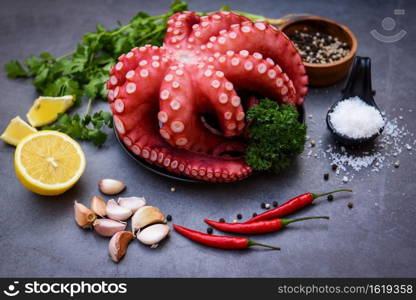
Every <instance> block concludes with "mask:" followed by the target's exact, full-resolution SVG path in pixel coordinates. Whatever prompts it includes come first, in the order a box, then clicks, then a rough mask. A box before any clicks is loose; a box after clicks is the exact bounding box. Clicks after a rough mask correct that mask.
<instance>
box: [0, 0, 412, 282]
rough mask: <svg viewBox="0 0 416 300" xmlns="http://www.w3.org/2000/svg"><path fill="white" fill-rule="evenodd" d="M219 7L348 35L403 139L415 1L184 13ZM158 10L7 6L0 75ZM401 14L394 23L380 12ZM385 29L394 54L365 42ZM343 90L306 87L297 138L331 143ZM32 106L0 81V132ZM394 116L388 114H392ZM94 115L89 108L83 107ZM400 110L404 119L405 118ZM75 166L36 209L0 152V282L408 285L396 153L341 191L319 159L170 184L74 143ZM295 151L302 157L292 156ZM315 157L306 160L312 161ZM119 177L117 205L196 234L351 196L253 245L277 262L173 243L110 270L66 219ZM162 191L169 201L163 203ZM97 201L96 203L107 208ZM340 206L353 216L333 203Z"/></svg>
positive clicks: (12, 83)
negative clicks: (306, 201) (209, 221)
mask: <svg viewBox="0 0 416 300" xmlns="http://www.w3.org/2000/svg"><path fill="white" fill-rule="evenodd" d="M222 4H229V5H231V6H232V7H233V8H235V9H239V10H243V11H250V12H253V13H257V14H263V15H266V16H269V17H279V16H282V15H284V14H287V13H294V12H307V13H312V14H318V15H322V16H326V17H330V18H334V19H336V20H338V21H340V22H341V23H344V24H345V25H347V26H349V27H350V28H351V29H352V31H353V32H354V33H355V34H356V36H357V38H358V41H359V50H358V54H359V55H363V56H370V57H371V58H372V60H373V86H374V88H375V89H376V90H377V95H376V101H377V102H378V103H379V105H380V107H382V108H383V109H384V110H386V112H387V113H388V114H389V115H390V116H392V117H394V116H398V115H399V114H401V115H403V116H404V119H403V120H402V121H401V122H402V123H403V124H404V123H407V124H408V127H409V129H410V130H411V131H413V132H414V131H415V129H416V118H415V112H416V102H415V99H416V89H415V82H416V75H415V74H416V73H415V72H414V61H415V59H414V53H415V50H416V49H415V46H416V40H415V34H414V28H415V27H416V21H415V18H414V16H415V13H416V12H415V7H416V6H415V2H414V1H295V0H293V1H272V0H270V1H262V0H259V1H223V0H216V1H202V0H200V1H192V2H191V3H190V9H192V10H198V11H211V10H215V9H217V8H219V7H220V6H221V5H222ZM168 5H169V1H159V0H152V1H137V0H135V1H114V0H112V1H111V0H107V1H98V0H95V1H79V0H77V1H62V0H59V1H45V0H42V1H18V0H12V1H9V0H3V1H1V3H0V65H2V66H3V64H4V63H5V62H7V61H9V60H11V59H24V58H26V57H27V56H29V55H31V54H38V53H40V52H42V51H48V52H51V53H52V54H54V55H56V56H60V55H62V54H64V53H67V52H69V51H71V50H72V49H73V48H74V47H75V45H76V43H77V41H78V40H79V38H80V37H81V36H82V35H83V34H84V33H86V32H89V31H93V30H94V28H95V25H96V24H98V23H101V24H104V25H106V26H109V27H111V26H112V25H113V24H115V23H116V21H117V20H120V21H122V22H127V21H128V20H129V19H130V18H131V17H132V16H133V15H134V14H135V13H136V12H137V11H139V10H145V11H147V12H149V13H150V14H160V13H163V12H164V11H165V10H166V8H167V7H168ZM395 8H402V9H405V10H406V14H405V15H404V16H394V15H393V9H395ZM388 16H391V17H393V18H394V19H395V20H396V25H397V27H396V29H395V31H393V32H397V31H398V30H399V29H404V30H407V31H408V33H407V35H406V36H405V37H404V38H403V39H402V40H401V41H399V42H396V43H391V44H386V43H382V42H379V41H377V40H375V39H374V38H372V36H371V35H370V33H369V32H370V30H371V29H378V30H379V31H380V32H381V33H386V32H385V31H383V29H382V28H381V21H382V20H383V18H385V17H388ZM342 86H343V83H339V84H336V85H334V86H331V87H328V88H320V89H316V88H315V89H311V91H310V93H309V95H308V96H307V98H306V112H307V114H308V115H309V114H311V115H313V118H307V122H308V125H309V133H308V134H309V135H310V136H311V137H312V138H314V139H315V140H317V141H318V140H320V139H322V141H323V145H318V148H317V149H316V151H318V150H319V148H322V149H325V148H326V145H327V144H328V143H333V141H332V139H331V138H330V137H329V136H328V132H327V130H326V128H325V123H324V117H325V112H326V109H327V107H328V106H329V105H330V104H331V103H332V102H333V101H335V99H336V98H337V97H338V95H339V92H340V90H341V88H342ZM36 96H37V94H36V92H35V90H34V88H33V87H32V85H31V84H30V81H29V80H11V79H8V78H7V77H6V74H5V72H3V71H1V72H0V99H1V100H0V103H1V106H0V107H1V108H0V129H3V128H4V127H5V126H6V124H7V123H8V122H9V120H10V119H11V118H13V117H14V116H16V115H20V116H22V117H24V115H25V113H26V112H27V110H28V108H29V107H30V106H31V104H32V101H33V99H34V98H35V97H36ZM400 107H401V108H403V111H399V108H400ZM99 108H107V105H106V104H105V103H104V102H99V101H97V103H96V105H95V106H94V109H99ZM409 109H412V110H413V112H409V111H408V110H409ZM82 146H83V148H84V150H85V152H86V155H87V159H88V166H87V169H86V172H85V174H84V176H83V177H82V179H81V180H80V182H79V183H78V184H77V185H76V186H75V188H73V189H72V190H70V191H69V192H67V193H66V194H64V195H62V196H59V197H54V198H47V197H40V196H37V195H34V194H32V193H31V192H29V191H27V190H26V189H24V188H22V186H21V185H20V183H19V182H18V181H17V179H16V177H15V173H14V170H13V151H14V149H13V148H12V147H9V146H7V145H5V144H3V143H1V144H0V179H1V180H0V187H1V193H0V205H1V207H0V253H1V256H0V276H2V277H7V276H41V277H43V276H104V277H123V276H133V277H245V276H247V277H286V276H301V277H303V276H307V277H323V276H330V277H332V276H334V277H340V276H353V277H361V276H394V277H399V276H406V277H410V276H412V277H414V276H415V275H416V255H415V250H416V233H415V225H416V222H415V214H416V204H415V192H414V189H415V178H416V170H415V160H414V157H415V155H413V156H412V155H411V154H412V152H406V151H404V153H403V154H402V155H400V161H401V167H400V168H399V169H396V170H394V172H392V168H391V166H390V167H389V168H384V169H383V170H382V171H381V172H379V173H374V172H370V171H369V170H363V171H361V172H360V173H358V174H356V175H355V178H354V180H353V181H352V182H351V183H349V184H343V183H342V180H341V177H340V176H338V177H337V176H335V175H332V173H331V178H330V180H329V181H327V182H325V181H324V180H323V179H322V175H323V173H325V172H328V171H330V168H329V161H328V160H327V159H324V158H320V159H316V158H314V157H313V156H312V157H310V158H308V157H307V156H306V155H303V158H299V159H298V160H297V162H296V163H295V164H294V165H293V166H292V167H291V168H290V169H289V170H287V171H285V172H284V173H282V174H281V175H279V176H274V175H273V176H272V175H261V176H256V177H252V178H249V179H247V180H245V181H243V182H239V183H235V184H227V185H225V184H224V185H208V184H183V183H178V182H175V181H172V180H168V179H165V178H162V177H160V176H157V175H154V174H152V173H150V172H148V171H146V170H144V169H142V168H141V167H140V166H138V165H136V164H134V162H133V161H132V160H131V159H130V158H129V157H128V156H127V155H126V154H125V153H124V152H123V150H122V149H121V148H120V147H119V145H118V144H117V142H116V140H115V138H114V136H113V135H111V138H110V139H109V140H108V142H107V144H106V146H105V147H103V148H102V149H97V148H95V147H94V146H92V145H90V144H86V143H83V144H82ZM306 151H308V150H306ZM314 151H315V150H314ZM104 177H114V178H119V179H121V180H123V181H124V182H126V184H127V186H128V188H127V190H126V191H125V192H124V193H123V196H127V195H138V196H144V197H146V199H147V201H148V203H149V204H151V205H155V206H157V207H159V208H160V209H161V210H162V211H163V212H165V213H167V214H171V215H173V219H174V221H175V222H177V223H178V224H182V225H185V226H188V227H191V228H194V229H197V230H201V231H205V230H206V227H207V226H205V225H204V223H203V222H202V219H203V218H204V217H210V218H214V219H216V218H220V217H225V218H227V219H228V220H233V219H234V218H235V215H236V214H237V213H242V214H243V215H244V216H245V217H247V216H249V215H251V214H252V213H253V212H254V211H260V203H261V202H263V201H265V202H272V201H273V200H278V201H280V202H283V201H284V200H285V199H288V198H290V197H292V196H295V195H297V194H299V193H302V192H306V191H315V192H320V191H327V190H331V189H333V188H336V187H339V186H351V187H353V188H354V194H353V195H351V196H349V195H348V196H347V195H345V194H344V195H339V196H336V197H335V201H333V202H332V203H328V202H327V201H326V200H325V199H323V200H321V201H318V202H317V203H316V204H315V205H313V206H311V207H309V208H307V209H305V210H304V211H302V212H301V213H299V214H298V215H329V216H331V220H330V221H329V222H326V221H310V222H309V223H303V224H300V223H298V224H297V225H293V226H292V227H291V228H288V229H287V230H285V231H282V232H280V233H276V234H269V235H265V236H258V237H257V238H256V239H257V240H258V241H260V242H264V243H270V244H277V245H280V246H281V247H282V251H280V252H273V251H267V250H262V249H252V250H249V251H228V252H227V251H221V250H214V249H208V248H205V247H202V246H200V245H197V244H194V243H192V242H190V241H188V240H186V239H184V238H183V237H181V236H179V235H178V234H176V233H172V234H171V235H170V237H169V239H168V240H167V241H166V242H165V243H163V244H162V245H161V246H160V247H159V248H157V249H149V248H147V247H144V246H143V245H141V244H139V243H138V242H137V241H134V242H133V243H132V244H131V245H130V247H129V251H128V253H127V256H126V257H125V258H124V260H123V261H122V262H121V263H120V264H118V265H117V264H114V263H112V262H111V260H110V258H109V256H108V253H107V244H108V240H107V239H105V238H102V237H99V236H97V235H96V234H94V233H93V232H88V231H84V230H81V229H80V228H78V227H77V226H76V225H75V223H74V220H73V211H72V204H73V201H74V200H75V199H77V200H78V201H81V202H84V203H87V202H88V201H89V198H90V197H91V196H92V195H94V194H97V193H98V191H97V182H98V181H99V180H100V179H101V178H104ZM171 187H175V188H176V192H175V193H172V192H171V191H170V188H171ZM107 199H108V198H107ZM348 201H352V202H353V203H354V208H353V209H348V208H347V206H346V203H347V202H348Z"/></svg>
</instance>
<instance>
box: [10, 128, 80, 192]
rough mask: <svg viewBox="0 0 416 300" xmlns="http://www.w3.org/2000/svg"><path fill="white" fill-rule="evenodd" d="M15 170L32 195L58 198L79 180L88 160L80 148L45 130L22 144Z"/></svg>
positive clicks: (66, 138)
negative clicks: (56, 196) (57, 196)
mask: <svg viewBox="0 0 416 300" xmlns="http://www.w3.org/2000/svg"><path fill="white" fill-rule="evenodd" d="M14 167H15V171H16V175H17V178H18V179H19V180H20V182H21V183H22V184H23V186H25V187H26V188H27V189H29V190H30V191H32V192H34V193H37V194H40V195H59V194H62V193H63V192H65V191H66V190H68V189H69V188H71V187H72V186H73V185H74V184H75V183H76V182H77V181H78V180H79V178H80V177H81V175H82V173H83V172H84V170H85V156H84V152H83V151H82V149H81V146H80V145H79V144H78V143H77V142H76V141H74V140H73V139H72V138H70V137H69V136H67V135H66V134H64V133H61V132H58V131H52V130H43V131H39V132H37V133H33V134H31V135H28V136H27V137H25V138H24V139H23V140H21V141H20V143H19V144H18V145H17V147H16V152H15V155H14Z"/></svg>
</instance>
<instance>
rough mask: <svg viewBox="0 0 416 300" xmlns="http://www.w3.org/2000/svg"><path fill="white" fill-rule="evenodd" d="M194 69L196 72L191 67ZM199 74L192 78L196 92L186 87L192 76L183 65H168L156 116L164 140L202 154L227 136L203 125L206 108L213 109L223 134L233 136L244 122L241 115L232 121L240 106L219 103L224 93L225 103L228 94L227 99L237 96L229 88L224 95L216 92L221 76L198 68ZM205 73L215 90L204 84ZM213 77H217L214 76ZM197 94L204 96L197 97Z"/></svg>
mask: <svg viewBox="0 0 416 300" xmlns="http://www.w3.org/2000/svg"><path fill="white" fill-rule="evenodd" d="M195 72H198V71H197V70H195ZM199 74H200V75H199V76H198V77H197V78H196V79H195V80H196V84H197V86H198V87H199V89H200V91H199V92H197V89H196V88H195V89H189V86H191V85H192V79H191V76H190V74H189V73H188V72H187V71H184V69H183V68H178V67H177V66H172V67H171V70H170V71H169V72H168V73H167V74H166V75H165V77H164V80H163V83H162V85H161V88H160V97H159V98H160V100H159V106H160V111H159V113H158V119H159V121H160V123H161V125H162V126H161V128H160V131H159V132H160V134H161V136H162V137H163V138H165V139H166V141H168V142H169V143H170V144H171V145H173V146H176V147H178V148H184V149H188V150H192V151H197V152H204V153H213V152H214V151H216V152H218V149H217V147H218V146H220V145H222V144H224V143H226V142H227V139H225V138H224V137H222V136H219V135H218V134H214V133H212V132H211V131H210V130H208V129H207V128H205V127H206V126H205V125H204V124H203V122H202V121H201V114H202V113H203V112H205V111H208V110H210V109H212V110H214V111H217V115H218V116H219V120H220V124H221V125H222V127H223V128H224V129H225V131H224V132H225V135H226V136H230V135H235V134H236V133H237V132H238V131H239V130H241V128H242V127H244V121H241V119H242V118H240V121H238V122H237V120H236V116H240V115H241V113H243V112H242V108H241V107H239V108H236V107H235V106H233V105H232V104H231V102H230V103H221V102H220V101H223V100H222V99H223V97H224V95H225V97H227V99H226V100H227V101H226V102H228V97H229V98H230V99H231V98H232V97H236V96H237V95H236V93H235V92H234V93H233V91H226V92H227V93H228V95H227V94H226V93H224V92H220V91H221V90H223V89H224V88H220V86H221V82H222V80H221V79H222V78H220V77H218V75H217V74H215V72H214V71H213V70H212V69H208V68H206V69H204V70H202V71H199ZM218 74H220V73H218ZM207 75H209V77H211V78H212V79H213V80H216V82H218V85H219V86H218V87H217V89H214V88H213V87H211V86H210V84H209V83H207V79H208V78H207ZM215 76H217V79H215V78H216V77H215ZM222 77H223V74H222ZM200 93H202V95H203V96H204V97H201V95H200ZM221 96H222V97H221ZM201 99H202V101H201ZM204 99H207V100H204ZM212 102H214V103H212ZM228 115H229V116H228ZM243 116H244V113H243ZM233 119H234V120H233ZM241 123H243V126H241ZM237 126H239V127H240V129H238V128H237Z"/></svg>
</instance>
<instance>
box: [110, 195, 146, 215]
mask: <svg viewBox="0 0 416 300" xmlns="http://www.w3.org/2000/svg"><path fill="white" fill-rule="evenodd" d="M117 202H118V204H119V205H120V206H122V207H125V208H129V209H131V211H132V212H133V213H135V212H136V211H137V210H138V209H139V208H141V207H143V206H145V205H146V200H145V199H144V198H143V197H124V198H123V197H120V198H118V201H117Z"/></svg>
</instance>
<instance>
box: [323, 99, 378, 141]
mask: <svg viewBox="0 0 416 300" xmlns="http://www.w3.org/2000/svg"><path fill="white" fill-rule="evenodd" d="M329 117H330V120H331V123H332V125H333V126H334V128H335V130H336V131H338V132H339V133H341V134H343V135H346V136H348V137H351V138H368V137H371V136H373V135H374V134H376V133H377V132H379V130H380V128H382V127H383V125H384V120H383V117H382V116H381V114H380V111H378V110H377V109H376V108H374V107H373V106H370V105H368V104H367V103H365V102H364V101H363V100H361V99H360V98H359V97H352V98H348V99H345V100H342V101H341V102H339V103H338V105H336V106H335V108H334V110H333V111H332V112H331V113H330V114H329Z"/></svg>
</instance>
